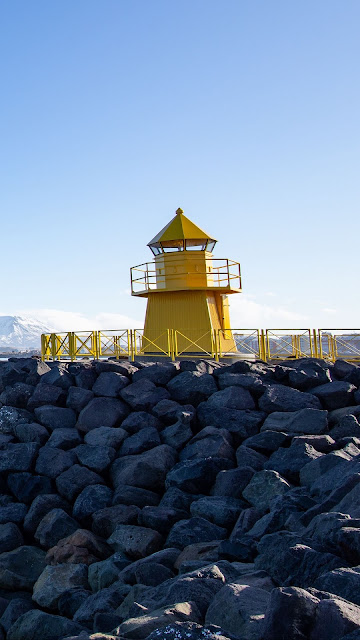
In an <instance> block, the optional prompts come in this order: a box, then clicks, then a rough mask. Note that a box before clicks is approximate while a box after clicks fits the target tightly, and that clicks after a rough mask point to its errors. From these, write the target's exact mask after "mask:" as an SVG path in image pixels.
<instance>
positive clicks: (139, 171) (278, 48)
mask: <svg viewBox="0 0 360 640" xmlns="http://www.w3.org/2000/svg"><path fill="white" fill-rule="evenodd" d="M359 22H360V3H359V2H358V0H346V1H345V2H341V1H340V0H336V1H335V0H317V1H316V2H314V1H313V0H312V1H309V0H302V1H301V2H289V1H288V0H224V1H223V2H219V1H218V0H216V1H215V0H181V2H180V1H177V2H169V1H168V0H104V1H103V2H99V1H98V0H96V1H94V0H77V1H76V2H73V1H72V0H53V1H52V2H49V1H48V0H32V1H31V2H28V0H12V1H11V2H5V1H3V2H0V78H1V84H0V92H1V103H0V114H1V118H0V140H1V143H0V218H1V222H0V231H1V251H0V265H1V273H2V278H1V281H0V282H1V286H0V290H1V302H0V313H2V314H11V315H12V314H15V313H27V314H30V315H35V317H38V318H40V319H43V320H44V321H46V322H48V323H51V325H52V326H53V328H54V329H81V328H89V327H90V326H91V327H92V328H120V326H121V325H122V327H125V326H127V325H130V324H137V325H140V326H141V324H142V320H143V313H144V303H143V301H142V300H140V299H137V298H131V297H130V296H129V268H130V266H132V265H134V264H138V263H140V262H145V261H146V260H150V259H151V254H150V252H149V250H148V249H147V247H146V244H147V242H148V241H149V240H150V239H151V238H152V237H153V236H154V235H155V233H156V232H157V231H159V230H160V228H162V227H163V226H164V225H165V224H166V223H167V222H168V220H169V219H170V218H171V217H172V216H173V214H174V211H175V209H176V208H177V207H179V206H181V207H182V208H183V209H184V211H185V214H186V215H188V216H189V217H190V218H192V219H193V220H194V221H195V222H196V223H198V224H199V225H200V226H202V227H204V228H205V229H207V230H209V233H210V234H212V235H214V236H215V237H217V238H218V240H219V243H218V245H217V247H216V253H215V255H216V257H228V258H232V259H234V260H238V261H240V262H241V265H242V273H243V290H244V293H243V294H242V295H238V296H233V299H232V300H231V309H232V318H233V326H234V327H235V326H236V327H239V328H242V327H245V326H246V327H249V326H262V327H266V326H267V327H277V328H280V327H286V326H289V327H301V326H302V327H307V326H312V327H319V326H322V327H326V328H331V327H344V328H356V327H359V326H360V301H359V295H358V285H357V281H358V277H359V264H360V258H359V255H360V251H359V248H358V247H359V242H358V238H359V235H360V234H359V232H360V222H359V213H358V211H359V199H360V189H359V164H360V163H359V156H360V129H359V113H360V104H359V103H360V100H359V97H360V89H359V58H360V40H359V36H358V34H359ZM94 323H95V324H96V325H97V326H94Z"/></svg>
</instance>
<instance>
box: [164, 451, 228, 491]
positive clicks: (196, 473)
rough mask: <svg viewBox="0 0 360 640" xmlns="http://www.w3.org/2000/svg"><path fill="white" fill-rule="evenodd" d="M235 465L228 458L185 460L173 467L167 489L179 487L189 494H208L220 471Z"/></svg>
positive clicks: (169, 474) (167, 479) (167, 478)
mask: <svg viewBox="0 0 360 640" xmlns="http://www.w3.org/2000/svg"><path fill="white" fill-rule="evenodd" d="M232 466H233V463H232V462H231V461H230V460H228V459H227V458H201V459H195V460H185V461H184V462H179V463H178V464H176V465H175V466H173V467H172V469H171V471H169V473H168V474H167V477H166V488H167V489H170V487H177V488H178V489H180V490H182V491H186V492H188V493H195V494H197V493H207V492H208V491H210V489H211V486H212V485H213V484H214V481H215V478H216V476H217V474H218V473H219V471H221V470H223V469H229V468H231V467H232Z"/></svg>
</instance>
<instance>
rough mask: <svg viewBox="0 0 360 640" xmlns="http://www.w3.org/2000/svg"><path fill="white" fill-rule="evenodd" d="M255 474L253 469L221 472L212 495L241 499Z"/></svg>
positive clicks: (241, 468) (246, 468) (243, 468)
mask: <svg viewBox="0 0 360 640" xmlns="http://www.w3.org/2000/svg"><path fill="white" fill-rule="evenodd" d="M254 473H255V470H254V469H253V468H252V467H240V468H239V469H229V470H228V471H219V473H218V474H217V476H216V480H215V484H214V486H213V488H212V494H213V495H214V496H228V497H230V498H241V496H242V492H243V490H244V489H245V487H246V486H247V485H248V484H249V482H250V480H251V478H252V477H253V475H254Z"/></svg>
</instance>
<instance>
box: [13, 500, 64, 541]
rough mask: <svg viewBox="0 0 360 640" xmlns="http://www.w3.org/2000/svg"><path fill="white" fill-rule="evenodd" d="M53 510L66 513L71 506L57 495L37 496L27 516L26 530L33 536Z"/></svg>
mask: <svg viewBox="0 0 360 640" xmlns="http://www.w3.org/2000/svg"><path fill="white" fill-rule="evenodd" d="M52 509H64V510H65V511H66V510H69V509H70V506H69V504H68V503H67V502H66V500H64V499H63V498H61V497H60V496H58V495H56V494H49V495H40V496H37V498H35V500H34V501H33V503H32V505H31V507H30V509H29V511H28V513H27V514H26V517H25V520H24V530H25V531H26V532H27V533H29V534H32V535H33V534H34V533H35V531H36V529H37V527H38V525H39V523H40V521H41V520H42V519H43V517H44V516H45V515H46V514H47V513H48V512H49V511H51V510H52Z"/></svg>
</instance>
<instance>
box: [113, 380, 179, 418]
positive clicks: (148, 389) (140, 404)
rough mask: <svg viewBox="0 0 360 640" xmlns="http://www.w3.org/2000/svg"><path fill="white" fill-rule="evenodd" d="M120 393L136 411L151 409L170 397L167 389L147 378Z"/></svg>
mask: <svg viewBox="0 0 360 640" xmlns="http://www.w3.org/2000/svg"><path fill="white" fill-rule="evenodd" d="M120 395H121V397H122V399H123V400H125V402H127V403H128V404H129V405H130V407H131V408H132V409H133V410H134V411H151V409H152V408H153V407H154V406H155V405H156V404H157V403H158V402H160V400H166V399H167V398H169V397H170V394H169V392H168V391H167V390H166V389H164V388H163V387H157V386H156V385H155V384H154V383H153V382H151V381H150V380H147V379H146V378H144V379H143V380H139V381H138V382H133V383H132V384H130V385H129V386H128V387H125V389H123V390H122V391H121V392H120Z"/></svg>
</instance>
